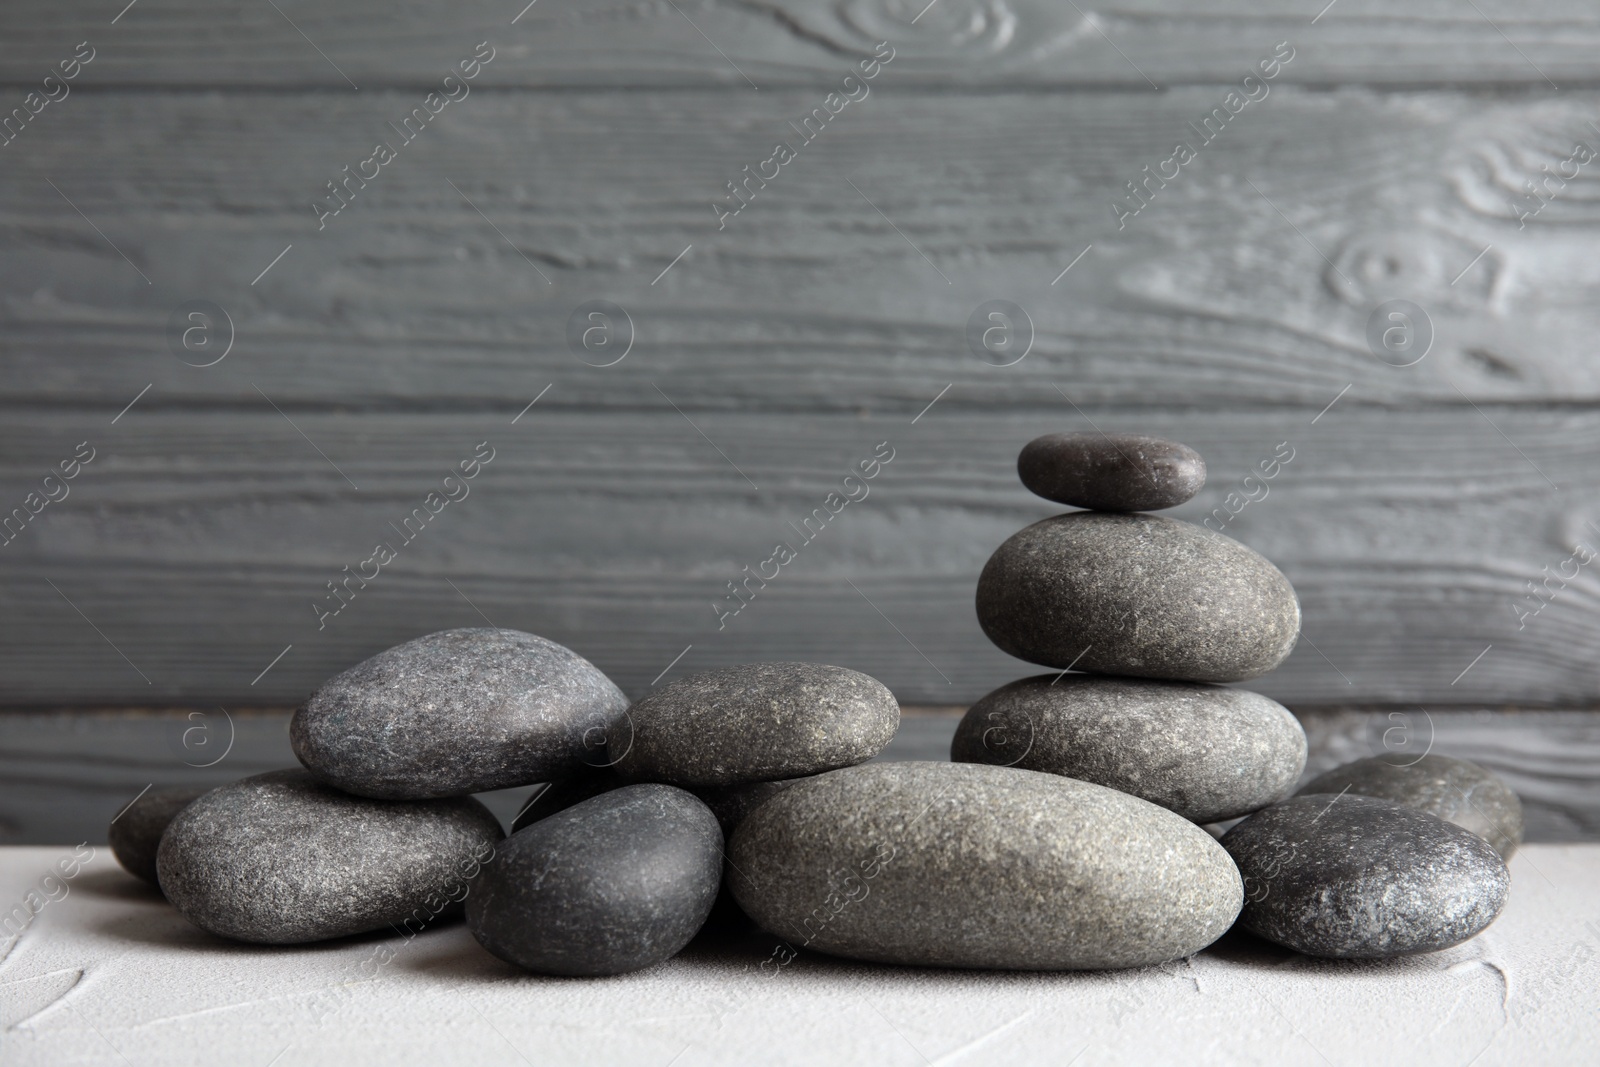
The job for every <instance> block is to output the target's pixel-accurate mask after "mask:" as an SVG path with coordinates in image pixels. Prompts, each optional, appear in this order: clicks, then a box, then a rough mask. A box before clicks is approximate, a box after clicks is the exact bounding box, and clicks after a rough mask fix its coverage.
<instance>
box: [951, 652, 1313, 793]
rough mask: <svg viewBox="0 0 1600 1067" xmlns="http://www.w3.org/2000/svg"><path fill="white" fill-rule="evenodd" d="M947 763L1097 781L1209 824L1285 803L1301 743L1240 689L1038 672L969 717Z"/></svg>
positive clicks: (1294, 725) (1294, 723)
mask: <svg viewBox="0 0 1600 1067" xmlns="http://www.w3.org/2000/svg"><path fill="white" fill-rule="evenodd" d="M950 758H951V759H952V760H955V761H956V762H958V763H992V764H997V765H1000V766H1005V767H1021V768H1024V769H1026V770H1034V771H1047V772H1049V773H1051V774H1060V775H1065V776H1066V777H1068V778H1077V779H1080V780H1082V781H1085V782H1094V783H1096V784H1097V785H1103V786H1108V787H1110V788H1112V789H1118V790H1121V791H1122V792H1124V793H1131V794H1133V795H1134V796H1136V797H1142V798H1143V799H1145V800H1148V801H1150V802H1151V803H1153V804H1159V805H1161V806H1162V807H1163V808H1168V809H1170V810H1172V811H1175V812H1177V813H1178V814H1179V815H1182V816H1183V817H1184V818H1186V819H1192V820H1194V821H1195V822H1213V821H1215V820H1218V819H1233V818H1237V817H1238V816H1240V815H1247V814H1249V813H1250V812H1252V811H1255V810H1257V809H1259V808H1264V807H1266V806H1267V805H1268V804H1271V803H1273V802H1274V801H1277V800H1281V799H1282V798H1283V797H1284V796H1285V795H1287V794H1288V792H1289V790H1290V789H1291V788H1293V786H1294V783H1295V781H1296V780H1297V779H1299V777H1300V772H1301V771H1303V770H1304V769H1305V764H1306V735H1305V731H1304V730H1302V729H1301V728H1300V722H1299V720H1297V719H1296V718H1295V717H1294V716H1293V715H1292V714H1290V712H1289V709H1288V708H1285V707H1284V706H1283V705H1281V704H1279V703H1277V702H1276V701H1273V700H1269V699H1267V698H1266V697H1264V696H1262V695H1261V694H1259V693H1252V692H1249V691H1248V690H1244V689H1229V688H1226V687H1223V686H1217V685H1201V684H1197V683H1193V682H1158V681H1148V680H1144V679H1133V678H1103V677H1098V676H1092V675H1090V676H1083V675H1073V676H1068V677H1061V676H1059V675H1052V674H1043V675H1039V676H1037V677H1034V678H1025V679H1023V680H1021V681H1017V682H1012V683H1011V684H1009V685H1004V686H1001V687H1000V688H999V689H996V690H995V691H994V692H992V693H990V694H989V695H988V696H985V697H984V698H983V699H982V700H980V701H978V702H977V703H976V704H974V705H973V706H972V707H971V708H970V709H968V711H967V714H966V715H965V716H964V717H963V718H962V720H961V723H960V725H959V726H957V727H956V734H955V738H954V739H953V740H952V741H951V743H950Z"/></svg>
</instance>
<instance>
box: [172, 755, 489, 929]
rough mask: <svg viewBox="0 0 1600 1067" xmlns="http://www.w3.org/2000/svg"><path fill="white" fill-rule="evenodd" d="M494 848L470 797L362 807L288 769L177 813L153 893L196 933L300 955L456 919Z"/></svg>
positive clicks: (482, 811)
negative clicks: (333, 941)
mask: <svg viewBox="0 0 1600 1067" xmlns="http://www.w3.org/2000/svg"><path fill="white" fill-rule="evenodd" d="M501 836H502V835H501V831H500V823H499V821H498V820H496V819H495V817H494V816H493V815H492V814H490V812H489V809H487V808H485V807H484V806H483V805H482V804H480V803H478V802H477V801H476V800H473V799H472V798H471V797H457V798H453V799H449V800H425V801H404V802H382V801H376V800H368V799H366V798H364V797H355V796H350V795H349V794H348V793H341V792H339V791H338V790H337V789H333V788H330V787H328V786H326V785H323V784H321V783H320V782H318V781H316V780H315V779H314V778H312V777H311V775H309V774H307V773H306V772H305V771H303V770H300V769H298V768H297V769H295V770H290V771H272V772H270V773H268V774H258V775H256V776H255V777H253V778H245V779H243V780H242V781H238V782H234V783H232V784H231V785H225V786H222V787H220V788H217V789H213V790H212V791H211V792H209V793H207V794H206V795H205V796H203V797H201V798H200V799H199V800H196V801H195V802H193V803H192V804H190V805H189V806H188V807H186V808H184V809H183V810H182V811H180V812H179V813H178V814H177V816H176V817H174V818H173V820H172V823H171V825H169V826H168V827H167V832H166V833H165V834H164V835H162V838H161V848H160V851H159V852H158V853H157V859H156V866H157V869H158V871H159V872H160V879H161V889H162V892H164V893H166V895H167V899H168V900H170V901H172V903H173V904H174V905H176V906H177V908H178V910H179V911H181V912H182V913H183V915H184V917H185V918H187V919H188V920H189V921H190V922H192V923H194V924H195V925H196V926H199V927H201V928H202V929H205V930H209V931H211V932H212V933H214V934H220V935H222V936H223V937H231V938H235V939H237V940H240V941H258V942H263V943H266V944H297V943H300V942H306V941H323V940H326V939H328V938H334V937H343V936H345V935H347V934H359V933H363V932H365V931H367V930H381V929H383V928H385V927H388V926H397V927H398V926H404V927H405V928H406V929H407V930H413V928H415V929H421V928H422V927H423V926H426V925H427V924H428V923H429V922H431V921H432V920H433V919H435V918H437V917H439V916H441V915H443V916H450V915H453V914H455V913H457V912H459V911H460V902H461V900H462V899H463V898H465V897H466V896H467V894H468V890H469V889H470V887H471V885H472V880H473V879H474V878H475V877H477V875H478V872H479V867H480V865H482V864H484V863H486V862H487V861H488V860H489V859H490V858H491V857H492V856H493V855H494V850H495V845H496V843H497V842H498V841H499V840H500V838H501Z"/></svg>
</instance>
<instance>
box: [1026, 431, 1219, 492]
mask: <svg viewBox="0 0 1600 1067" xmlns="http://www.w3.org/2000/svg"><path fill="white" fill-rule="evenodd" d="M1017 474H1018V476H1019V477H1021V479H1022V484H1023V485H1025V486H1027V487H1028V489H1029V490H1030V491H1032V492H1034V493H1037V494H1038V495H1039V496H1042V497H1044V498H1045V499H1046V500H1054V501H1055V502H1056V503H1058V504H1068V505H1070V506H1072V507H1075V508H1092V509H1093V510H1095V511H1156V510H1158V509H1160V508H1171V507H1177V506H1178V505H1179V504H1182V503H1183V502H1184V501H1186V500H1189V499H1191V498H1192V497H1193V496H1194V495H1195V494H1196V493H1198V492H1199V491H1200V489H1201V487H1202V486H1204V485H1205V484H1206V461H1205V460H1203V459H1201V458H1200V453H1198V452H1196V451H1195V450H1194V449H1192V448H1190V447H1189V446H1188V445H1182V444H1179V443H1178V442H1176V441H1168V440H1165V439H1164V438H1160V437H1151V436H1149V435H1147V434H1139V433H1112V434H1105V433H1099V432H1093V433H1049V434H1045V435H1044V436H1043V437H1035V438H1034V439H1033V440H1032V441H1029V442H1028V443H1027V444H1026V445H1024V446H1023V449H1022V452H1021V454H1019V455H1018V456H1017Z"/></svg>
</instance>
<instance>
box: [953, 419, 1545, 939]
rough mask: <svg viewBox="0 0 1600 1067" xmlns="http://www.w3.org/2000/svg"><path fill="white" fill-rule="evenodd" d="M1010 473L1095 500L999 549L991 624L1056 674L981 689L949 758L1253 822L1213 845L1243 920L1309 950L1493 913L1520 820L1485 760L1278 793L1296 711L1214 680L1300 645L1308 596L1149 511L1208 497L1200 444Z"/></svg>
mask: <svg viewBox="0 0 1600 1067" xmlns="http://www.w3.org/2000/svg"><path fill="white" fill-rule="evenodd" d="M1017 467H1018V472H1019V474H1020V475H1021V478H1022V482H1023V484H1024V485H1026V486H1027V487H1028V488H1029V489H1030V490H1032V491H1033V492H1035V493H1037V494H1038V495H1040V496H1042V497H1044V498H1046V499H1048V500H1052V501H1055V502H1057V503H1062V504H1067V505H1071V506H1074V507H1078V508H1082V509H1085V510H1082V511H1077V512H1072V513H1068V514H1065V515H1059V516H1056V517H1053V518H1049V519H1045V520H1044V521H1042V522H1038V523H1035V524H1034V525H1032V526H1029V527H1027V528H1026V529H1024V530H1022V531H1021V532H1020V533H1018V534H1016V535H1015V536H1013V537H1012V538H1011V539H1010V540H1008V541H1007V542H1006V543H1005V544H1003V545H1002V546H1001V547H1000V548H999V549H998V550H997V551H996V552H995V553H994V555H993V556H992V557H991V558H990V560H989V562H988V565H987V566H985V568H984V570H983V574H982V576H981V577H980V579H979V583H978V595H977V608H978V619H979V622H980V623H981V624H982V626H983V629H984V632H985V633H986V634H987V635H988V636H989V637H990V639H991V640H993V641H994V642H995V644H997V645H998V646H999V647H1000V648H1001V649H1003V650H1004V651H1006V652H1008V653H1010V654H1012V655H1014V656H1017V657H1018V658H1021V659H1026V660H1030V661H1032V662H1034V663H1039V664H1042V665H1044V666H1047V667H1054V668H1059V669H1061V671H1062V673H1060V674H1055V675H1040V676H1038V677H1034V678H1028V679H1024V680H1022V681H1018V682H1012V683H1010V684H1009V685H1005V686H1002V687H1001V688H999V689H997V690H995V691H994V692H993V693H990V694H989V695H988V696H986V697H984V698H983V699H982V700H980V701H979V702H978V703H977V704H975V705H974V706H973V707H972V709H971V710H970V711H969V712H968V713H967V715H966V717H965V718H964V719H963V720H962V722H961V725H960V727H959V728H958V730H957V732H956V737H955V740H954V742H953V743H952V746H951V758H952V760H955V761H958V762H970V763H984V764H999V765H1003V766H1008V767H1018V768H1025V769H1031V770H1037V771H1044V772H1048V773H1051V774H1057V775H1063V776H1066V777H1068V778H1073V779H1079V780H1082V781H1087V782H1094V783H1097V784H1099V785H1103V786H1106V787H1109V788H1112V789H1116V790H1119V791H1121V792H1124V793H1128V794H1131V795H1133V796H1136V797H1140V798H1142V799H1144V800H1147V801H1149V802H1151V803H1153V804H1157V805H1160V806H1161V807H1163V808H1167V809H1169V810H1170V811H1173V812H1175V813H1177V814H1179V815H1182V816H1183V817H1184V818H1186V819H1190V820H1193V821H1194V822H1197V823H1211V822H1218V821H1223V820H1229V819H1236V818H1238V817H1240V816H1250V817H1249V818H1247V819H1245V820H1244V821H1243V822H1241V823H1239V824H1238V825H1236V826H1234V827H1233V828H1232V829H1231V830H1229V831H1228V832H1227V833H1226V834H1225V835H1223V836H1222V838H1221V844H1222V847H1223V848H1225V849H1226V850H1227V852H1228V854H1229V855H1230V856H1231V857H1232V859H1233V860H1234V861H1235V863H1236V864H1237V867H1238V870H1239V872H1240V874H1241V876H1242V878H1241V881H1242V887H1243V889H1244V890H1245V900H1244V903H1243V908H1242V912H1241V913H1240V922H1241V924H1242V925H1243V926H1244V927H1245V928H1247V929H1249V930H1251V931H1253V932H1255V933H1257V934H1260V935H1262V936H1264V937H1267V938H1269V939H1271V940H1273V941H1276V942H1278V943H1280V944H1283V945H1286V946H1288V947H1291V948H1295V949H1297V950H1299V951H1302V952H1306V953H1308V954H1312V955H1323V956H1340V957H1377V956H1391V955H1401V954H1406V953H1412V952H1422V951H1430V950H1433V949H1439V948H1445V947H1447V946H1449V945H1453V944H1457V943H1459V942H1461V941H1464V940H1466V939H1467V938H1469V937H1472V936H1473V935H1475V934H1477V933H1478V932H1479V931H1481V930H1482V929H1483V928H1484V927H1486V926H1487V925H1488V924H1489V923H1490V922H1492V921H1493V920H1494V918H1495V917H1496V915H1498V914H1499V911H1500V909H1501V907H1502V906H1503V904H1504V901H1505V895H1506V891H1507V887H1508V885H1509V876H1508V875H1507V873H1506V869H1505V865H1504V862H1503V860H1502V854H1504V855H1509V849H1510V848H1514V847H1515V841H1516V840H1520V836H1521V814H1520V807H1519V806H1518V805H1517V801H1516V797H1515V794H1513V793H1511V792H1510V790H1509V789H1506V788H1505V786H1504V784H1503V783H1500V782H1499V781H1498V780H1497V779H1494V777H1493V776H1492V775H1490V774H1489V773H1488V772H1487V771H1484V770H1483V769H1482V768H1479V767H1476V766H1474V765H1472V764H1468V763H1466V762H1465V761H1460V760H1446V759H1444V758H1443V757H1424V758H1423V759H1422V760H1420V761H1413V762H1412V763H1410V764H1405V765H1401V764H1398V763H1391V762H1390V761H1388V760H1385V759H1382V758H1375V759H1373V760H1366V761H1361V762H1359V763H1356V764H1351V765H1349V766H1348V767H1345V768H1340V769H1339V770H1337V771H1334V772H1330V774H1328V775H1324V776H1323V777H1322V778H1319V779H1317V780H1316V781H1314V782H1312V783H1311V784H1310V785H1309V786H1307V787H1306V788H1305V789H1302V790H1301V791H1300V795H1298V796H1296V797H1295V798H1293V799H1291V800H1288V801H1284V797H1285V796H1286V795H1287V794H1288V792H1289V791H1290V789H1292V787H1293V785H1294V783H1295V781H1296V780H1297V779H1298V778H1299V777H1300V775H1301V772H1302V771H1303V770H1304V766H1305V759H1306V739H1305V734H1304V732H1303V731H1302V730H1301V728H1300V725H1299V723H1298V722H1297V721H1296V720H1295V718H1294V716H1293V715H1291V714H1290V713H1289V711H1288V710H1287V709H1285V708H1284V707H1282V706H1281V705H1279V704H1277V703H1275V702H1274V701H1271V700H1269V699H1267V698H1266V697H1264V696H1261V695H1260V694H1257V693H1252V692H1249V691H1248V690H1244V689H1239V688H1225V687H1223V686H1222V685H1219V684H1217V683H1230V682H1241V681H1246V680H1249V679H1251V678H1256V677H1259V676H1261V675H1263V674H1265V673H1267V672H1268V671H1270V670H1272V669H1273V668H1274V667H1276V666H1277V665H1278V664H1279V663H1281V662H1282V661H1283V660H1284V658H1285V657H1287V656H1288V654H1289V652H1290V650H1291V649H1292V648H1293V647H1294V644H1295V641H1296V639H1297V637H1298V635H1299V628H1300V608H1299V603H1298V601H1297V599H1296V597H1295V593H1294V590H1293V588H1292V587H1291V586H1290V584H1289V581H1288V579H1287V578H1285V577H1284V576H1283V574H1282V573H1281V572H1280V571H1279V570H1278V569H1277V568H1276V567H1274V566H1273V565H1272V564H1271V563H1270V562H1268V561H1267V560H1266V559H1265V558H1263V557H1262V556H1260V555H1258V554H1257V553H1255V552H1254V551H1252V550H1251V549H1249V548H1247V547H1245V546H1244V545H1241V544H1239V543H1238V542H1236V541H1234V540H1232V539H1231V538H1228V537H1225V536H1223V535H1222V534H1220V533H1215V532H1212V531H1210V530H1206V529H1204V528H1202V527H1199V526H1194V525H1192V524H1189V523H1185V522H1181V521H1178V520H1175V519H1171V518H1165V517H1160V516H1155V515H1150V514H1146V513H1145V512H1148V511H1152V510H1157V509H1161V508H1167V507H1172V506H1175V505H1178V504H1181V503H1183V502H1185V501H1187V500H1189V499H1190V498H1192V497H1193V496H1194V495H1195V493H1197V492H1198V491H1199V490H1200V488H1201V487H1202V486H1203V485H1204V483H1205V463H1204V461H1203V460H1202V459H1201V457H1200V456H1199V455H1198V454H1197V453H1196V452H1194V451H1193V450H1192V449H1190V448H1187V447H1186V446H1184V445H1181V444H1178V443H1176V442H1171V441H1164V440H1161V439H1159V438H1154V437H1146V436H1140V435H1131V434H1117V435H1109V434H1052V435H1049V436H1045V437H1041V438H1038V439H1036V440H1034V441H1032V442H1030V443H1029V444H1028V445H1027V447H1025V448H1024V449H1023V451H1022V454H1021V456H1020V457H1019V459H1018V464H1017ZM1071 669H1076V670H1078V671H1082V672H1086V673H1083V674H1078V675H1073V676H1068V675H1067V674H1066V671H1068V670H1071ZM1346 793H1350V794H1353V795H1351V796H1345V795H1344V794H1346ZM1469 831H1471V832H1469ZM1485 838H1487V840H1485ZM1497 849H1498V852H1497Z"/></svg>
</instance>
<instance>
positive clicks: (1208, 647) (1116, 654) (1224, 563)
mask: <svg viewBox="0 0 1600 1067" xmlns="http://www.w3.org/2000/svg"><path fill="white" fill-rule="evenodd" d="M977 608H978V622H979V623H980V624H981V625H982V627H983V632H984V633H985V634H987V635H988V636H989V639H990V640H991V641H993V642H994V643H995V644H996V645H998V646H999V647H1000V649H1001V650H1002V651H1004V652H1008V653H1010V654H1011V655H1013V656H1016V657H1018V658H1019V659H1025V660H1028V661H1030V662H1032V663H1040V664H1043V665H1044V666H1046V667H1057V668H1066V667H1070V666H1074V665H1075V666H1076V668H1077V669H1078V670H1083V671H1093V672H1097V673H1101V674H1124V675H1131V676H1133V677H1138V678H1170V679H1174V680H1178V681H1190V682H1239V681H1244V680H1245V679H1247V678H1254V677H1257V676H1258V675H1262V674H1265V673H1267V672H1268V671H1270V670H1272V669H1273V668H1274V667H1276V666H1277V665H1278V664H1279V663H1282V662H1283V660H1284V659H1285V657H1287V656H1288V655H1289V652H1290V650H1291V649H1293V648H1294V643H1295V639H1296V638H1297V637H1299V635H1300V602H1299V601H1298V600H1297V599H1296V598H1295V593H1294V588H1293V587H1292V586H1291V585H1290V584H1289V580H1288V579H1287V578H1285V577H1284V576H1283V574H1282V573H1281V572H1280V571H1279V570H1278V568H1276V567H1274V566H1273V565H1272V564H1271V563H1270V562H1268V561H1267V559H1266V558H1265V557H1263V556H1261V555H1260V554H1259V553H1257V552H1255V551H1253V550H1252V549H1249V548H1246V547H1245V546H1244V545H1241V544H1240V543H1239V542H1237V541H1235V540H1233V539H1232V538H1231V537H1224V536H1223V535H1222V534H1219V533H1213V532H1212V531H1210V530H1207V529H1204V528H1203V527H1200V526H1195V525H1193V524H1191V523H1187V522H1180V521H1178V520H1177V519H1168V518H1164V517H1162V516H1158V515H1142V514H1133V515H1115V514H1107V513H1103V512H1093V511H1079V512H1073V513H1071V514H1067V515H1058V516H1056V517H1055V518H1051V519H1045V520H1043V521H1041V522H1036V523H1034V524H1033V525H1032V526H1028V527H1026V528H1024V529H1022V530H1020V531H1018V532H1017V533H1016V534H1014V535H1013V536H1012V537H1011V538H1010V539H1009V540H1007V541H1006V542H1005V543H1004V544H1003V545H1001V546H1000V547H999V548H998V549H996V550H995V552H994V555H992V556H990V557H989V562H988V563H987V564H985V565H984V568H983V573H982V575H980V576H979V578H978V597H977Z"/></svg>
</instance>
